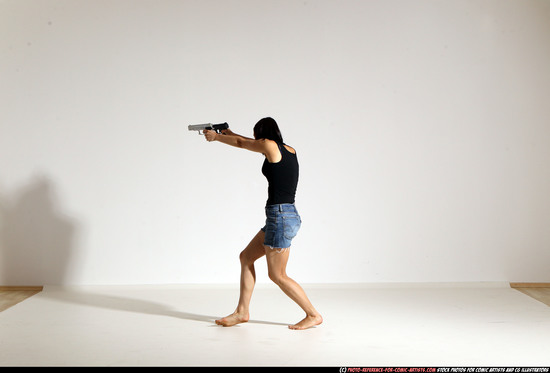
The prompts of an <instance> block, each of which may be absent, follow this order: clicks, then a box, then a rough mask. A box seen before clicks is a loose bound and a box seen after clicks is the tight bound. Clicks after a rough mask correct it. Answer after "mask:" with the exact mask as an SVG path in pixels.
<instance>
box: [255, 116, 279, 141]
mask: <svg viewBox="0 0 550 373" xmlns="http://www.w3.org/2000/svg"><path fill="white" fill-rule="evenodd" d="M254 138H255V139H256V140H259V139H269V140H273V141H276V142H280V143H282V142H283V136H282V135H281V131H280V130H279V126H278V125H277V122H275V119H273V118H269V117H267V118H262V119H260V120H259V121H258V123H256V125H255V126H254Z"/></svg>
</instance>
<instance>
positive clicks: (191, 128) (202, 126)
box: [189, 122, 229, 135]
mask: <svg viewBox="0 0 550 373" xmlns="http://www.w3.org/2000/svg"><path fill="white" fill-rule="evenodd" d="M228 128H229V124H227V122H225V123H218V124H212V123H204V124H191V125H189V131H199V135H202V131H204V130H213V131H216V132H217V133H221V132H222V130H226V129H228Z"/></svg>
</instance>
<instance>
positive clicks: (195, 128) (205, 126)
mask: <svg viewBox="0 0 550 373" xmlns="http://www.w3.org/2000/svg"><path fill="white" fill-rule="evenodd" d="M188 128H189V131H201V130H207V129H212V123H204V124H191V125H189V127H188Z"/></svg>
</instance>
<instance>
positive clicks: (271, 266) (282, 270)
mask: <svg viewBox="0 0 550 373" xmlns="http://www.w3.org/2000/svg"><path fill="white" fill-rule="evenodd" d="M265 254H266V259H267V269H268V275H269V278H270V279H271V280H272V281H273V282H274V283H276V284H277V285H278V286H279V287H280V288H281V290H282V291H283V292H284V293H285V294H286V295H288V297H290V299H292V300H293V301H294V302H296V303H297V304H298V306H300V308H302V309H303V310H304V312H305V313H306V317H305V318H304V319H303V320H302V321H300V322H298V323H297V324H295V325H289V328H290V329H308V328H311V327H312V326H315V325H319V324H321V323H322V322H323V318H322V317H321V314H320V313H319V312H317V310H316V309H315V308H314V307H313V305H312V304H311V302H310V301H309V299H308V297H307V295H306V293H305V291H304V289H302V287H301V286H300V285H299V284H298V283H297V282H296V281H294V280H293V279H291V278H290V277H288V276H287V274H286V264H287V262H288V256H289V254H290V250H289V249H284V250H281V251H280V252H279V251H278V250H277V249H271V248H270V247H268V246H265Z"/></svg>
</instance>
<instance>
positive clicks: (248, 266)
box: [216, 230, 265, 326]
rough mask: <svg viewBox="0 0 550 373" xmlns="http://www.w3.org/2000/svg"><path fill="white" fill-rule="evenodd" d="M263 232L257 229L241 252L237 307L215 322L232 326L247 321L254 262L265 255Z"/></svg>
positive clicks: (254, 275) (253, 281) (253, 278)
mask: <svg viewBox="0 0 550 373" xmlns="http://www.w3.org/2000/svg"><path fill="white" fill-rule="evenodd" d="M264 237H265V233H264V232H263V231H261V230H260V231H259V232H258V233H257V234H256V236H254V238H253V239H252V241H250V243H249V244H248V246H247V247H246V248H245V249H244V250H243V251H242V252H241V254H240V255H239V259H240V261H241V283H240V294H239V303H238V304H237V309H236V310H235V312H233V313H232V314H231V315H229V316H226V317H224V318H222V319H219V320H216V324H218V325H223V326H233V325H235V324H239V323H243V322H247V321H248V319H249V317H250V316H249V311H248V309H249V305H250V298H251V297H252V291H253V290H254V285H255V283H256V271H255V270H254V262H255V261H256V260H258V259H259V258H261V257H262V256H264V255H265V250H264Z"/></svg>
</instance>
